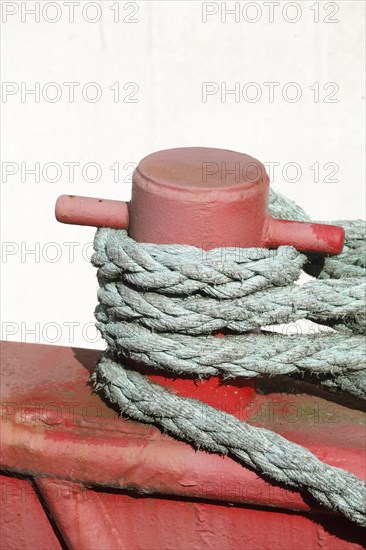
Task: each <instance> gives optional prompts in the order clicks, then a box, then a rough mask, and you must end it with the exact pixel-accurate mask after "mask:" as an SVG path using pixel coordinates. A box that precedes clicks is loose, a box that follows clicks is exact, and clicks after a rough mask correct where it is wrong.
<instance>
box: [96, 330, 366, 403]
mask: <svg viewBox="0 0 366 550" xmlns="http://www.w3.org/2000/svg"><path fill="white" fill-rule="evenodd" d="M97 327H98V329H99V330H100V332H101V334H102V336H103V338H104V339H105V340H106V342H107V343H108V346H109V349H111V350H115V351H116V352H119V351H120V352H122V354H123V355H124V356H125V357H129V358H130V359H133V360H135V361H138V362H141V363H144V364H146V365H149V366H151V367H155V368H162V369H164V370H167V371H169V372H172V373H176V374H178V375H179V374H194V375H196V376H197V377H199V378H201V377H203V376H221V377H223V378H237V377H246V378H252V377H256V376H264V375H267V376H268V375H269V376H273V375H284V374H299V373H310V374H314V373H315V374H319V375H322V374H331V375H332V376H343V377H347V376H348V375H349V374H355V373H357V372H359V371H363V374H364V370H365V345H364V337H362V336H350V337H349V338H348V339H347V346H345V345H344V343H345V341H344V335H342V334H337V333H335V334H333V333H331V334H327V333H319V334H316V335H312V336H305V335H301V336H297V335H296V336H284V335H279V334H276V335H275V334H267V335H257V334H245V335H235V336H231V335H227V336H226V337H225V338H222V339H221V338H220V339H218V338H215V337H213V336H204V337H202V336H185V335H184V336H183V335H181V334H173V333H162V334H159V333H156V332H151V331H150V330H148V329H146V328H144V327H142V326H140V325H137V324H134V323H133V324H132V323H128V322H120V323H108V324H103V323H98V324H97ZM365 378H366V377H365ZM359 397H363V398H366V392H365V388H362V392H361V395H359Z"/></svg>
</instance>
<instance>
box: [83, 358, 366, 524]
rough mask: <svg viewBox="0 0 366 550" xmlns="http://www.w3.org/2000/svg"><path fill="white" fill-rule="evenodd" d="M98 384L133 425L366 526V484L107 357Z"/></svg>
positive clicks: (94, 379) (97, 376) (98, 373)
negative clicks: (223, 458) (230, 461)
mask: <svg viewBox="0 0 366 550" xmlns="http://www.w3.org/2000/svg"><path fill="white" fill-rule="evenodd" d="M92 383H93V386H94V389H95V390H96V391H102V392H103V394H104V395H105V396H106V397H107V398H108V399H109V401H110V402H111V403H114V404H116V405H117V406H118V407H119V409H120V410H121V413H122V414H124V415H127V416H128V417H130V418H132V419H133V420H137V421H139V422H145V423H150V424H151V423H153V424H157V425H158V426H160V427H161V428H163V430H165V431H166V432H168V433H169V434H171V435H173V436H175V437H177V438H178V439H182V440H184V441H188V442H189V443H191V444H193V445H194V446H195V447H196V448H199V449H200V448H201V449H205V450H207V451H210V452H214V453H219V454H230V455H231V456H232V457H234V458H235V459H237V460H238V461H240V462H241V463H243V464H245V465H248V466H250V467H251V468H254V469H255V470H256V471H259V472H263V473H264V474H266V475H267V476H269V477H271V478H272V479H274V480H276V481H278V482H281V483H285V484H287V485H289V486H290V487H293V488H295V489H305V490H306V491H308V492H309V493H310V494H311V495H312V496H313V497H314V498H315V499H316V500H317V501H318V502H320V503H321V504H322V505H324V506H325V507H327V508H330V509H332V510H336V511H338V512H340V513H341V514H344V515H345V516H346V517H348V518H349V519H351V520H352V521H354V522H356V523H359V524H360V525H366V505H365V491H366V484H365V483H364V482H363V481H361V480H360V479H358V478H357V477H356V476H354V475H353V474H351V473H349V472H346V471H345V470H342V469H340V468H335V467H332V466H328V465H327V464H324V463H323V462H321V461H320V460H318V458H316V456H315V455H313V454H312V453H311V452H310V451H308V450H307V449H305V448H304V447H301V446H300V445H297V444H295V443H292V442H290V441H288V440H287V439H285V438H284V437H282V436H280V435H278V434H276V433H275V432H272V431H270V430H266V429H264V428H257V427H253V426H250V425H249V424H247V423H246V422H241V421H239V420H238V419H236V418H235V417H234V416H232V415H230V414H226V413H223V412H222V411H219V410H217V409H215V408H213V407H210V406H209V405H206V404H205V403H202V402H198V401H196V400H195V399H188V398H182V397H179V396H177V395H174V394H173V393H171V392H169V391H167V390H166V389H164V388H163V387H162V386H160V385H157V384H154V383H152V382H150V381H148V380H147V379H146V378H145V377H144V376H142V375H141V374H139V373H137V372H134V371H130V370H127V369H123V368H121V365H120V364H118V363H115V362H114V361H113V360H112V359H111V358H109V357H108V356H107V355H105V356H103V357H102V358H101V360H100V362H99V364H98V367H97V369H96V371H95V372H94V374H93V375H92Z"/></svg>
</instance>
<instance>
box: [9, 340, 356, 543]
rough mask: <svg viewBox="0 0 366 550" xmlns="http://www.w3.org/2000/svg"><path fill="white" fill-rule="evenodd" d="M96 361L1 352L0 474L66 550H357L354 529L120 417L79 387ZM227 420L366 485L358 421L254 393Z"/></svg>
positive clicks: (317, 405) (75, 355) (311, 402)
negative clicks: (40, 505) (23, 494)
mask: <svg viewBox="0 0 366 550" xmlns="http://www.w3.org/2000/svg"><path fill="white" fill-rule="evenodd" d="M98 355H99V352H97V351H90V350H82V349H72V348H60V347H56V346H40V345H35V344H19V343H4V344H3V346H2V359H1V369H2V379H3V383H2V404H1V434H2V448H1V467H2V469H3V470H5V471H7V472H13V473H14V474H16V475H20V474H24V473H26V474H27V475H30V476H32V477H34V478H35V480H36V483H37V486H38V488H39V491H40V492H41V494H42V497H43V498H44V501H45V503H46V506H47V509H48V510H49V512H50V513H51V515H52V517H53V519H54V521H55V523H56V525H57V527H58V529H59V531H60V533H61V538H62V540H64V541H65V544H66V545H67V547H68V548H78V549H79V548H80V549H83V550H84V549H86V548H88V550H89V549H90V550H93V549H95V550H100V549H101V548H103V550H104V548H105V549H108V548H113V549H119V548H126V549H128V550H141V549H145V548H146V549H151V548H161V549H162V550H164V549H166V550H168V549H170V548H176V549H177V550H191V549H192V550H193V549H202V550H203V549H208V548H210V550H211V548H222V549H223V550H226V549H227V550H229V549H230V550H231V549H233V550H242V549H248V550H252V549H254V548H260V549H262V548H263V550H266V549H268V550H269V549H271V550H272V549H273V548H275V549H282V548H283V549H286V550H287V549H290V548H299V549H300V550H301V549H304V550H308V549H310V548H311V549H312V550H313V549H315V550H316V549H319V550H324V549H327V550H342V549H343V548H344V549H350V550H356V549H358V550H360V549H361V548H362V546H361V540H362V539H361V537H362V533H361V530H360V529H359V528H357V527H356V526H354V525H352V524H350V523H349V522H348V521H346V520H343V519H342V518H340V517H338V516H335V515H334V514H330V513H329V512H327V511H325V510H320V509H319V507H317V506H315V505H314V503H313V502H311V501H309V500H308V498H307V497H306V495H300V494H298V493H297V492H292V491H288V490H286V489H284V488H282V487H279V486H277V485H273V484H272V483H267V482H266V481H264V480H263V479H262V478H260V477H258V476H257V475H256V474H255V473H254V472H252V471H250V470H248V469H246V468H244V467H242V466H241V465H239V464H237V463H236V462H234V461H233V460H231V459H230V458H228V457H225V458H223V457H220V456H217V455H211V454H208V453H205V452H202V451H199V452H197V451H194V450H193V449H192V448H191V447H190V446H189V445H186V444H184V443H181V442H178V441H175V440H174V439H172V438H170V437H168V436H166V435H163V434H161V433H160V431H159V430H158V429H157V428H155V427H153V426H148V425H143V424H139V423H136V422H132V421H128V420H125V419H122V418H120V417H119V416H118V415H117V413H115V411H113V410H112V409H111V408H110V407H109V406H107V405H106V404H104V403H103V401H102V400H101V399H100V398H99V397H98V396H96V395H93V394H91V390H90V388H89V386H88V385H87V381H88V377H89V373H90V372H91V371H92V370H93V369H94V366H95V363H96V361H97V359H98ZM301 389H303V388H302V387H301V386H299V387H297V390H298V391H299V390H301ZM222 407H223V408H224V406H223V404H222ZM226 409H227V412H229V413H230V414H235V415H236V416H238V417H239V418H241V419H243V420H246V421H249V422H250V423H252V424H253V425H259V426H263V427H266V428H268V429H271V430H275V431H276V432H278V433H280V434H282V435H284V436H285V437H287V438H288V439H291V440H292V441H295V442H297V443H299V444H301V445H304V446H305V447H307V448H308V449H310V450H311V451H312V452H314V453H315V454H316V455H317V456H318V457H319V458H320V459H321V460H324V461H325V462H327V463H329V464H332V465H335V466H338V467H343V468H346V469H348V470H350V471H352V472H353V473H355V474H356V475H358V476H360V477H362V478H365V477H366V472H365V464H364V444H363V441H364V431H365V425H364V414H363V413H362V412H361V411H358V410H355V409H353V408H349V407H346V406H343V405H340V404H338V403H335V402H332V401H329V400H327V399H324V398H321V397H316V396H310V395H306V394H302V393H296V394H293V395H286V394H281V393H268V394H267V395H260V394H257V393H256V394H255V396H254V399H253V400H252V402H251V404H250V406H246V407H241V408H238V407H234V408H232V406H231V404H230V402H226ZM223 421H225V416H224V414H223ZM70 482H71V485H70ZM70 487H71V489H70ZM70 491H71V493H70ZM75 492H76V496H73V495H74V493H75ZM78 493H79V496H77V495H78ZM70 494H71V496H70ZM87 527H88V528H87ZM28 528H29V526H27V524H25V525H24V524H23V523H22V522H19V530H20V531H22V532H23V531H25V532H26V531H27V529H28ZM39 533H41V534H42V533H43V528H39ZM19 536H20V534H19ZM21 536H22V537H23V538H24V537H25V533H24V532H23V534H22V535H21ZM42 536H43V535H42ZM45 536H46V535H45ZM30 540H31V539H30ZM154 545H155V546H154ZM49 547H50V548H53V547H52V546H49ZM6 548H7V547H6V546H5V547H4V550H5V549H6ZM12 548H13V547H10V549H11V550H12ZM19 548H22V546H19ZM25 548H27V547H26V546H25ZM44 548H48V546H47V545H45V546H44Z"/></svg>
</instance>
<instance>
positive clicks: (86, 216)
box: [55, 195, 128, 229]
mask: <svg viewBox="0 0 366 550" xmlns="http://www.w3.org/2000/svg"><path fill="white" fill-rule="evenodd" d="M55 215H56V219H57V220H58V221H59V222H61V223H69V224H75V223H76V224H78V225H93V226H96V227H112V228H113V229H127V227H128V208H127V204H126V203H125V202H122V201H111V200H107V199H96V198H93V197H78V196H77V195H61V196H60V197H59V198H58V199H57V202H56V206H55ZM95 222H97V223H95Z"/></svg>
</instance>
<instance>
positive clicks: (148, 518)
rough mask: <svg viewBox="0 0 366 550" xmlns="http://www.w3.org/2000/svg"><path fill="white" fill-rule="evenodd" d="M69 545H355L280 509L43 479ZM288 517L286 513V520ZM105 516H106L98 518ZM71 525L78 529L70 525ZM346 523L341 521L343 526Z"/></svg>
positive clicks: (190, 548) (97, 549)
mask: <svg viewBox="0 0 366 550" xmlns="http://www.w3.org/2000/svg"><path fill="white" fill-rule="evenodd" d="M37 483H38V485H39V488H40V491H41V493H42V495H43V497H44V499H45V500H46V501H47V502H49V505H50V510H51V511H52V515H53V517H54V518H55V521H56V522H57V524H58V526H59V528H60V531H61V532H62V534H63V535H64V539H65V541H66V542H67V544H68V546H69V548H75V549H76V548H83V549H84V548H85V549H88V550H101V549H103V550H116V549H128V550H132V549H136V548H137V549H139V550H145V549H146V550H164V549H167V550H168V549H181V550H183V549H184V550H202V549H209V550H246V549H247V550H257V549H260V550H273V549H274V548H276V549H277V550H290V549H291V550H292V549H295V548H296V549H299V550H301V549H303V550H305V549H306V550H310V549H311V550H313V549H316V548H322V549H323V550H324V549H331V548H334V549H337V550H353V549H354V550H355V549H356V548H360V545H358V544H353V543H350V542H349V541H347V540H341V539H340V538H339V537H338V536H336V535H332V534H330V533H329V532H327V528H326V526H325V525H324V526H323V525H321V524H319V523H316V522H314V521H313V520H312V519H310V518H308V517H305V516H300V515H298V514H292V515H287V516H284V514H283V512H281V511H279V510H270V509H268V510H253V509H248V508H246V507H233V506H228V505H226V504H223V503H221V504H215V503H202V502H197V501H194V500H190V501H180V500H174V499H170V500H168V499H165V498H162V497H161V498H152V497H143V496H141V497H137V498H136V497H132V496H130V495H128V494H121V493H120V492H109V493H107V492H102V491H95V490H92V489H87V488H86V487H84V486H83V485H81V484H79V483H71V482H58V481H56V480H52V479H40V480H38V481H37ZM284 517H286V520H285V524H284ZM95 518H102V521H95ZM70 525H72V526H73V529H70ZM345 527H346V526H345V525H344V524H343V525H342V522H341V523H340V525H339V528H338V532H339V533H341V532H342V529H343V533H344V535H346V536H347V534H346V530H345Z"/></svg>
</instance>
